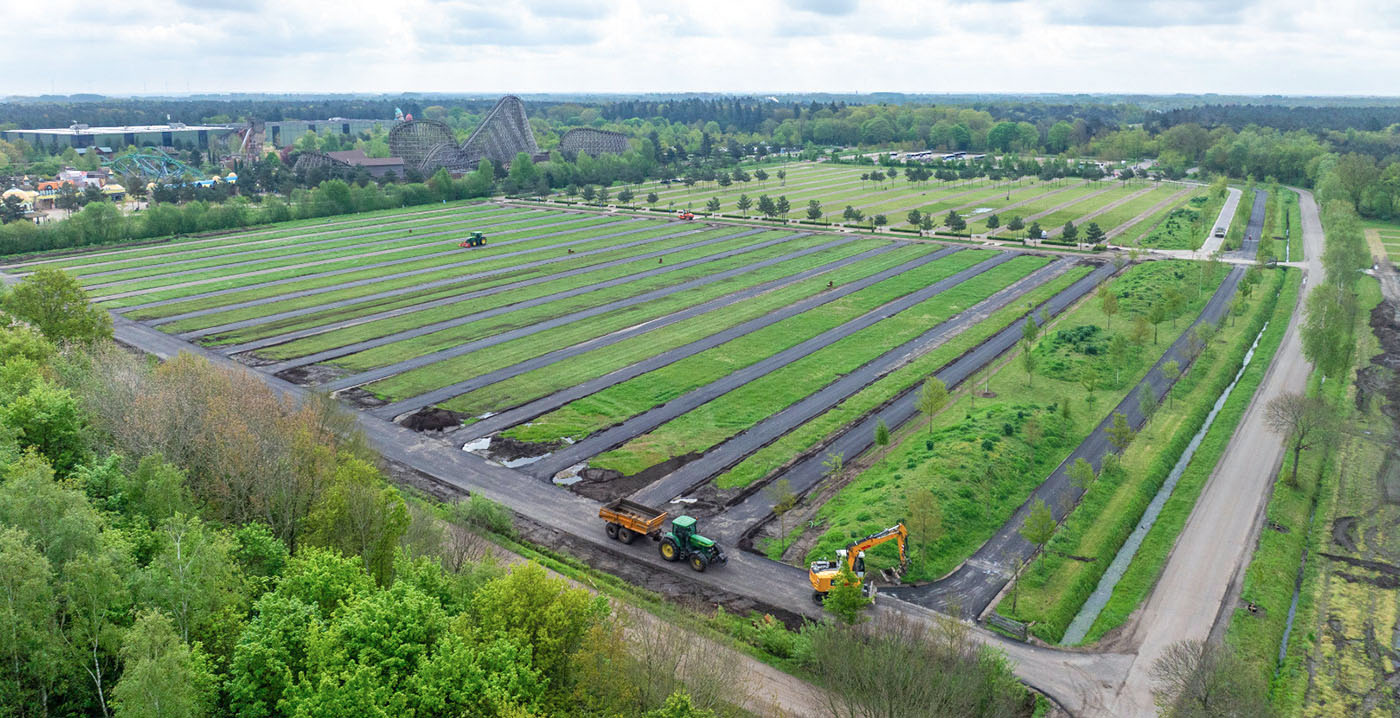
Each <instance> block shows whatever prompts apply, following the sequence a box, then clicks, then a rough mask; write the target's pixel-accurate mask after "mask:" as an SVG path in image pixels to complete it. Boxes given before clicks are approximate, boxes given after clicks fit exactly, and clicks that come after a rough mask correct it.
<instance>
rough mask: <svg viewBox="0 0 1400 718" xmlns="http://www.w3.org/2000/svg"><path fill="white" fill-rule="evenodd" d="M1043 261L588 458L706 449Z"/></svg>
mask: <svg viewBox="0 0 1400 718" xmlns="http://www.w3.org/2000/svg"><path fill="white" fill-rule="evenodd" d="M1048 263H1049V259H1048V258H1046V257H1040V256H1032V255H1023V256H1020V257H1017V258H1016V259H1013V260H1011V261H1009V262H1006V263H1005V264H1002V265H1000V266H998V267H995V268H993V269H991V270H988V271H987V272H985V273H983V274H980V275H978V276H977V277H975V278H973V279H971V280H968V281H967V282H964V283H962V284H960V285H958V286H956V287H954V288H952V289H950V290H948V291H947V292H944V293H942V294H940V295H938V296H936V297H934V298H932V299H929V300H927V301H925V302H922V303H920V304H918V305H917V306H914V307H911V308H909V309H907V310H905V311H903V312H900V313H899V314H897V315H895V316H892V317H889V318H888V319H885V320H884V321H881V322H880V323H879V324H876V325H875V326H872V327H869V328H867V329H863V330H861V331H859V332H856V333H854V334H852V335H850V336H848V337H845V338H843V339H841V340H839V341H837V342H835V343H833V344H831V345H829V346H827V347H824V348H822V349H820V350H818V351H816V352H813V353H811V354H809V355H807V356H805V357H803V358H801V359H799V360H797V361H795V362H792V363H791V364H788V365H787V366H784V367H783V368H782V369H779V370H777V371H774V372H771V373H769V374H767V375H765V376H763V377H762V378H759V379H757V380H755V381H752V382H749V383H748V384H745V385H744V386H742V387H739V388H737V389H735V390H734V391H731V392H729V393H727V394H725V395H724V396H721V397H719V398H717V399H715V400H714V401H711V402H709V403H707V404H705V405H703V406H701V407H698V408H696V409H695V410H693V411H691V412H688V413H686V414H685V415H683V416H679V417H677V418H675V419H673V420H671V421H669V422H667V423H665V424H662V425H661V426H659V427H657V428H656V429H654V430H652V431H650V432H648V433H646V434H643V435H642V436H638V437H636V438H633V439H632V440H631V441H629V442H627V443H626V444H624V445H623V446H621V447H619V448H617V449H614V450H612V451H608V452H605V453H603V454H600V455H598V456H596V457H594V458H593V459H592V460H591V461H590V462H589V464H590V465H591V466H595V467H600V468H604V469H614V470H616V471H619V472H621V473H622V474H624V475H631V474H635V473H637V472H639V471H641V470H642V469H645V468H647V467H650V466H653V465H655V464H659V463H661V462H663V461H665V460H667V459H670V458H671V457H675V456H682V455H685V454H688V453H692V452H698V451H703V450H705V449H708V448H709V447H711V446H714V445H715V444H718V443H719V442H721V441H723V440H725V439H727V438H729V437H730V436H733V435H734V434H737V433H738V432H740V431H743V430H744V429H747V428H749V427H750V426H753V425H754V424H756V423H758V422H759V421H761V420H763V419H764V418H766V417H768V416H771V415H772V414H775V413H777V412H778V411H780V410H781V409H782V408H784V407H787V406H790V405H791V404H793V403H794V402H797V401H799V400H801V399H802V398H803V397H805V396H806V395H807V394H808V393H810V392H811V391H812V390H813V389H815V388H817V387H822V386H825V385H826V384H828V383H830V382H832V381H834V380H835V379H837V378H839V377H840V376H841V375H844V374H847V373H850V372H853V371H857V370H859V368H860V367H861V366H862V365H864V364H865V363H866V362H868V361H870V360H872V359H874V358H876V357H878V356H879V355H880V354H881V353H883V352H884V351H887V350H888V349H890V348H892V347H895V346H898V345H900V344H902V343H904V342H906V341H909V340H910V339H913V338H915V337H917V336H918V335H919V334H921V333H922V332H924V331H927V329H928V328H929V327H932V326H934V325H937V324H939V323H942V322H943V321H946V320H947V319H949V318H951V317H953V316H954V315H956V314H957V313H958V312H960V311H962V310H963V309H966V308H967V307H970V306H972V305H973V304H976V303H977V302H979V301H981V300H982V299H985V298H986V297H988V296H991V295H992V294H994V293H996V291H997V290H999V289H1001V288H1002V287H1005V286H1007V285H1009V284H1011V283H1013V282H1015V281H1016V280H1017V279H1020V278H1021V277H1024V276H1026V275H1027V274H1030V273H1031V272H1033V271H1035V270H1036V269H1039V268H1040V267H1043V266H1045V265H1046V264H1048Z"/></svg>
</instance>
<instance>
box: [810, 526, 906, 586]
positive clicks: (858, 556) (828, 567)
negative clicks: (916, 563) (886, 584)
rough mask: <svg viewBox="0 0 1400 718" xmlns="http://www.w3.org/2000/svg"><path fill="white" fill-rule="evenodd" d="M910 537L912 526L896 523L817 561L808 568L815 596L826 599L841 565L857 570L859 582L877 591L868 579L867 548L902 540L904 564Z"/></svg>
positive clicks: (901, 548)
mask: <svg viewBox="0 0 1400 718" xmlns="http://www.w3.org/2000/svg"><path fill="white" fill-rule="evenodd" d="M908 538H909V529H907V528H905V527H904V524H903V523H898V524H895V525H894V526H891V527H889V528H887V529H885V530H883V531H876V532H875V533H873V534H870V535H869V536H866V537H865V538H863V539H861V540H859V541H853V542H851V543H850V544H849V545H847V546H846V548H843V549H838V550H837V551H836V560H835V561H827V560H818V561H813V562H812V563H811V564H810V565H809V566H808V568H807V580H808V582H810V583H811V584H812V600H814V601H816V602H817V603H824V602H825V601H826V594H827V593H828V592H830V591H831V588H832V585H833V583H834V582H835V581H836V579H837V578H838V577H839V576H840V575H841V568H842V567H843V566H844V567H846V568H849V569H850V570H851V573H853V574H855V576H856V581H857V582H858V583H857V585H859V586H860V587H861V589H862V590H863V591H864V593H865V595H867V596H870V595H872V594H873V593H874V590H873V588H874V586H873V585H872V584H869V583H866V581H865V551H866V549H869V548H874V547H876V546H879V545H880V544H882V543H886V542H888V541H897V542H898V543H899V564H900V566H901V567H903V565H904V563H905V562H906V561H907V560H908V555H907V554H906V553H905V541H906V540H907V539H908Z"/></svg>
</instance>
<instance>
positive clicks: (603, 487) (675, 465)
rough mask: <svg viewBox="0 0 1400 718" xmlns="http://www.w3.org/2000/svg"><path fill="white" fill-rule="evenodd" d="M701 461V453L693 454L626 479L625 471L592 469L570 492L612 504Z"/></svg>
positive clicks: (583, 472) (584, 472)
mask: <svg viewBox="0 0 1400 718" xmlns="http://www.w3.org/2000/svg"><path fill="white" fill-rule="evenodd" d="M698 458H700V453H699V452H694V451H693V452H691V453H689V454H682V455H681V456H677V457H675V458H673V459H668V460H666V461H663V462H661V463H659V464H655V465H653V466H649V467H647V468H645V469H642V470H641V471H638V472H637V473H635V474H632V475H631V476H624V475H623V474H622V473H621V472H619V471H615V470H613V469H598V468H594V467H591V466H590V467H588V468H586V469H584V470H583V471H580V472H579V477H580V479H581V480H580V481H579V482H578V483H575V484H573V485H571V486H569V489H570V490H572V491H573V492H574V493H576V494H579V495H581V496H587V497H588V498H590V499H593V500H595V501H612V500H613V499H618V498H622V497H623V496H627V495H629V494H632V493H634V492H636V491H638V490H640V489H642V488H645V487H646V486H648V485H650V484H651V483H652V482H653V481H656V480H657V479H660V478H661V477H663V476H666V475H667V474H670V473H671V472H673V471H675V470H676V469H679V468H681V467H682V466H685V465H686V464H688V463H690V462H692V461H694V460H696V459H698Z"/></svg>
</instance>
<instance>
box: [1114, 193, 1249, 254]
mask: <svg viewBox="0 0 1400 718" xmlns="http://www.w3.org/2000/svg"><path fill="white" fill-rule="evenodd" d="M1240 201H1241V202H1242V203H1243V202H1244V200H1243V199H1241V200H1240ZM1223 202H1224V199H1223V198H1218V197H1209V196H1207V195H1205V194H1198V195H1195V196H1194V197H1191V198H1190V199H1189V200H1187V201H1186V202H1185V203H1184V204H1179V205H1176V206H1175V207H1169V208H1166V209H1163V210H1162V211H1161V212H1158V213H1157V214H1155V215H1153V216H1151V217H1149V218H1147V220H1146V221H1144V222H1143V228H1144V229H1143V231H1142V233H1140V234H1139V235H1138V238H1137V242H1136V244H1137V245H1138V246H1142V247H1152V248H1154V249H1200V247H1201V243H1202V242H1204V241H1205V238H1206V232H1208V231H1210V230H1211V227H1209V226H1208V225H1209V224H1210V223H1211V222H1214V221H1215V218H1216V216H1218V215H1219V214H1220V206H1221V204H1222V203H1223Z"/></svg>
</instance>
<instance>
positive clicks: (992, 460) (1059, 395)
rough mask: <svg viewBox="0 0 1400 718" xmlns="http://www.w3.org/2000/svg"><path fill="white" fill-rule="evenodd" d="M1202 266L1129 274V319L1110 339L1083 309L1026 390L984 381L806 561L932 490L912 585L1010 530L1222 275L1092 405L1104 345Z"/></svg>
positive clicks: (899, 456)
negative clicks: (938, 518)
mask: <svg viewBox="0 0 1400 718" xmlns="http://www.w3.org/2000/svg"><path fill="white" fill-rule="evenodd" d="M1195 267H1196V265H1195V264H1194V263H1189V262H1152V263H1146V264H1141V265H1137V266H1135V267H1132V268H1131V269H1129V270H1128V271H1127V272H1126V273H1125V274H1124V275H1123V276H1121V277H1119V278H1118V279H1116V280H1114V281H1113V282H1112V284H1110V285H1108V286H1109V287H1110V290H1109V291H1113V292H1115V293H1117V294H1118V295H1119V296H1120V305H1121V306H1122V308H1123V311H1122V313H1121V314H1119V315H1118V316H1117V317H1115V318H1114V320H1113V322H1112V329H1111V331H1110V330H1106V329H1104V327H1105V325H1108V324H1109V321H1108V318H1107V317H1106V316H1105V315H1104V314H1103V312H1102V303H1101V302H1100V301H1099V300H1098V299H1096V298H1090V299H1089V300H1087V301H1084V302H1081V303H1080V304H1079V305H1077V306H1076V307H1074V308H1073V309H1072V310H1070V311H1069V312H1068V313H1066V314H1065V315H1064V316H1062V317H1061V318H1060V319H1059V320H1057V321H1056V322H1055V323H1054V325H1053V326H1052V327H1051V329H1050V330H1049V331H1048V332H1046V333H1044V334H1043V335H1042V336H1041V338H1040V339H1039V340H1038V341H1037V342H1036V345H1035V348H1034V349H1033V353H1034V356H1035V357H1036V358H1037V368H1036V371H1035V373H1034V374H1033V375H1031V376H1030V377H1029V381H1028V377H1027V374H1026V372H1025V371H1024V368H1023V365H1022V364H1021V362H1020V361H1019V360H1016V361H1012V362H1008V363H1006V364H1005V365H1003V366H1002V367H1000V369H999V370H997V371H996V372H995V373H994V374H993V375H992V376H991V378H990V381H989V382H988V380H987V379H982V380H980V381H979V382H978V387H979V389H980V390H981V391H983V392H985V391H986V390H987V389H988V388H990V393H991V394H994V395H995V396H993V397H978V396H975V395H972V394H970V393H964V394H962V395H961V396H959V397H958V398H957V400H956V401H954V402H952V403H951V404H950V405H949V406H948V407H946V408H945V409H944V410H943V411H942V412H941V413H940V414H939V415H938V416H937V417H935V420H934V422H933V426H932V431H931V433H930V432H929V430H928V429H924V430H923V431H909V432H907V433H905V435H904V436H903V440H902V441H901V442H900V444H899V446H897V447H895V448H892V449H891V450H890V451H889V452H888V453H887V455H885V456H884V457H883V458H881V459H879V460H877V461H876V462H875V463H874V464H873V465H872V466H871V467H870V468H869V469H867V470H865V471H864V472H862V473H861V474H860V475H859V476H857V477H856V478H855V479H853V480H852V481H851V482H850V483H849V484H848V485H847V486H845V487H844V488H842V489H841V491H840V493H838V494H837V495H836V496H835V497H834V498H833V499H832V500H831V501H828V502H827V503H826V505H824V506H822V507H821V509H819V510H818V512H817V514H816V519H815V523H816V524H817V526H815V527H809V528H808V530H818V531H822V534H821V537H820V538H819V539H818V540H817V541H816V543H815V545H814V546H813V547H812V548H811V549H810V551H809V552H808V554H807V558H810V557H812V556H816V555H830V554H831V553H832V552H833V551H834V550H835V549H837V548H840V547H841V546H843V545H844V544H845V543H846V542H848V541H849V540H850V539H851V538H852V537H854V536H857V535H864V533H869V531H870V530H872V529H874V528H877V527H881V526H886V525H889V524H890V523H893V522H894V521H896V520H899V519H900V518H903V517H905V516H906V514H907V513H908V506H909V496H910V494H912V493H913V492H914V491H915V490H929V491H932V492H933V494H934V497H935V499H936V503H937V505H938V506H939V508H940V510H941V512H942V516H943V527H944V530H943V532H942V534H941V536H939V537H938V538H937V539H936V540H933V541H931V542H930V543H928V544H921V545H919V546H918V547H917V548H916V550H915V552H914V553H915V560H914V562H913V564H912V565H913V568H912V569H911V571H910V573H909V574H907V577H908V578H909V579H910V580H916V581H917V580H926V579H931V578H935V577H937V576H940V575H943V574H944V573H947V572H948V571H949V570H951V569H952V568H953V567H955V566H956V565H957V564H958V563H960V562H961V561H963V560H964V559H965V558H966V557H967V556H968V555H970V554H971V553H972V552H973V551H975V550H976V548H977V547H978V546H980V545H981V544H982V543H983V542H985V540H986V539H987V537H988V536H990V535H991V534H992V533H993V532H995V531H996V529H997V528H999V527H1000V526H1001V525H1002V524H1004V523H1005V522H1006V521H1007V520H1008V518H1009V517H1010V515H1011V514H1012V512H1014V511H1015V509H1016V507H1018V506H1019V505H1020V504H1021V503H1022V502H1023V501H1024V500H1025V497H1026V496H1027V495H1028V494H1029V493H1030V491H1031V490H1032V489H1034V488H1035V487H1036V486H1038V485H1039V484H1040V483H1041V482H1042V481H1043V480H1044V478H1045V477H1046V476H1047V475H1049V473H1050V472H1051V471H1052V470H1054V468H1055V467H1056V466H1058V465H1059V464H1060V462H1062V461H1063V460H1064V457H1065V456H1067V455H1068V454H1069V453H1070V452H1071V451H1072V450H1073V448H1074V447H1075V446H1077V445H1078V444H1079V443H1080V442H1081V441H1082V440H1083V439H1084V437H1086V436H1088V434H1089V433H1090V432H1091V431H1092V430H1093V428H1094V427H1095V426H1097V425H1098V423H1099V421H1101V420H1102V418H1103V417H1104V414H1105V412H1106V411H1107V410H1110V409H1111V408H1112V407H1114V406H1115V405H1116V404H1117V403H1118V402H1119V401H1120V400H1121V399H1122V397H1123V396H1125V395H1126V394H1127V392H1128V390H1129V389H1131V387H1132V386H1134V385H1135V384H1136V383H1137V381H1138V380H1139V379H1140V378H1141V376H1142V375H1143V374H1145V373H1146V371H1147V370H1148V369H1149V368H1150V367H1151V365H1152V364H1153V363H1154V362H1155V361H1156V359H1157V357H1158V356H1159V355H1160V352H1161V351H1163V350H1164V349H1165V348H1166V347H1167V346H1169V345H1170V343H1171V342H1172V341H1174V340H1175V338H1176V336H1177V335H1178V334H1179V333H1180V332H1182V331H1185V329H1186V327H1187V326H1188V325H1189V324H1190V322H1189V318H1190V317H1193V316H1195V315H1196V314H1198V313H1199V312H1200V310H1201V309H1202V308H1203V307H1204V305H1205V302H1206V301H1207V300H1208V299H1209V296H1210V293H1211V292H1212V291H1213V290H1214V288H1215V284H1216V283H1218V281H1219V280H1220V279H1221V277H1220V276H1217V277H1216V278H1215V281H1214V282H1211V283H1208V284H1206V285H1205V286H1202V288H1201V291H1199V292H1198V293H1196V295H1195V297H1194V298H1193V299H1192V300H1191V301H1189V302H1188V303H1187V305H1186V306H1185V307H1183V308H1182V309H1181V312H1180V314H1179V315H1178V316H1179V317H1181V318H1183V319H1186V320H1185V321H1179V322H1177V326H1176V327H1170V325H1169V326H1168V327H1163V331H1162V332H1161V336H1160V337H1159V343H1158V344H1156V345H1154V344H1152V338H1151V335H1150V334H1149V335H1148V336H1146V337H1144V341H1143V343H1142V344H1141V345H1138V344H1135V343H1132V342H1131V341H1130V342H1129V344H1128V346H1129V349H1128V353H1127V354H1126V355H1125V356H1121V357H1118V358H1117V364H1116V366H1117V367H1118V371H1116V372H1115V371H1113V370H1112V369H1108V370H1107V371H1106V372H1104V373H1103V374H1102V375H1100V376H1099V381H1098V382H1097V386H1096V387H1095V391H1094V392H1093V394H1092V399H1090V395H1089V394H1087V393H1086V391H1085V386H1084V384H1083V383H1082V380H1081V377H1083V375H1084V367H1086V366H1095V367H1100V366H1103V365H1104V360H1105V356H1106V346H1107V344H1108V343H1109V340H1108V338H1107V336H1109V335H1112V334H1113V333H1115V332H1116V333H1118V334H1123V335H1125V336H1126V334H1127V333H1128V331H1129V330H1130V327H1131V326H1132V317H1133V316H1134V315H1136V314H1137V313H1139V312H1145V311H1146V310H1147V307H1148V306H1149V304H1150V302H1151V301H1153V300H1154V299H1155V298H1156V297H1158V296H1160V295H1161V294H1162V293H1163V292H1164V291H1165V290H1166V288H1167V287H1170V286H1178V285H1181V284H1183V282H1184V281H1185V282H1190V283H1191V284H1193V285H1194V284H1195V283H1196V282H1195V281H1194V280H1195V279H1196V277H1195V272H1196V268H1195ZM1186 273H1189V275H1188V274H1186ZM921 423H922V422H921ZM1027 425H1030V426H1031V427H1032V428H1031V429H1030V430H1027ZM873 558H874V560H873V562H872V565H873V566H874V567H876V568H877V569H878V568H880V567H884V566H888V565H893V563H894V561H895V557H894V555H893V554H892V553H891V554H889V555H885V554H884V553H882V552H879V551H876V552H875V554H874V557H873Z"/></svg>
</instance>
